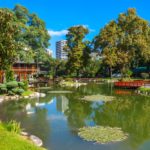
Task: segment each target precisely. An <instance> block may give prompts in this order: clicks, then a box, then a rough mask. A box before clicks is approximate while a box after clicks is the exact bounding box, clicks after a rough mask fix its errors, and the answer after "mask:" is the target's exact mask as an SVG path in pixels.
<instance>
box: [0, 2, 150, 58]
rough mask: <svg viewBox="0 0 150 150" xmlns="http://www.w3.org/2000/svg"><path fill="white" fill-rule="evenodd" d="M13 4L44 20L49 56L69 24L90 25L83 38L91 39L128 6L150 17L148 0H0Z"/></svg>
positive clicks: (149, 18) (4, 4) (0, 5)
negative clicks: (47, 36) (47, 31)
mask: <svg viewBox="0 0 150 150" xmlns="http://www.w3.org/2000/svg"><path fill="white" fill-rule="evenodd" d="M15 4H21V5H24V6H25V7H27V8H28V9H29V11H30V12H32V13H36V14H37V15H38V16H39V17H40V18H41V19H43V20H44V21H45V22H46V27H47V29H48V30H49V33H50V34H51V40H50V43H51V46H50V48H51V49H52V50H53V56H55V42H56V41H58V40H61V39H65V34H66V32H67V29H68V28H69V27H70V26H74V25H79V24H80V25H85V26H87V27H88V28H89V29H90V34H89V35H88V36H87V38H88V39H92V38H93V37H94V36H95V35H96V34H98V32H99V30H100V28H102V27H103V26H104V25H105V24H107V23H108V22H109V21H110V20H112V19H116V18H117V16H118V14H119V13H121V12H125V11H126V10H127V9H128V8H131V7H133V8H136V9H137V12H138V15H139V16H141V17H143V18H145V19H146V20H150V0H0V7H8V8H14V6H15Z"/></svg>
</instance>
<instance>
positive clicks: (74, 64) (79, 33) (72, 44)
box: [65, 26, 89, 76]
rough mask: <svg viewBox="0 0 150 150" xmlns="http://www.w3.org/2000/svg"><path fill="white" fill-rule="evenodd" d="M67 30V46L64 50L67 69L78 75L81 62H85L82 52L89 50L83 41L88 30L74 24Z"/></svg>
mask: <svg viewBox="0 0 150 150" xmlns="http://www.w3.org/2000/svg"><path fill="white" fill-rule="evenodd" d="M68 31H69V32H68V34H67V35H66V39H67V46H66V47H65V50H66V51H67V52H68V62H67V69H68V72H69V74H71V73H75V74H76V76H79V75H80V72H81V69H82V67H83V62H85V59H84V58H85V57H84V56H83V54H87V53H86V50H87V51H89V49H88V48H87V46H86V43H85V42H84V41H83V40H84V37H85V35H86V34H88V32H89V31H88V29H87V28H85V27H83V26H74V27H71V28H69V29H68ZM86 56H87V55H86Z"/></svg>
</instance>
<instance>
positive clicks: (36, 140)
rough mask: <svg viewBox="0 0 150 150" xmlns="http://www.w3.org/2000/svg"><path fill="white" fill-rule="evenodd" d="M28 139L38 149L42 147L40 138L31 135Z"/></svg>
mask: <svg viewBox="0 0 150 150" xmlns="http://www.w3.org/2000/svg"><path fill="white" fill-rule="evenodd" d="M29 138H30V140H31V141H32V142H33V143H34V144H35V145H37V146H39V147H40V146H42V145H43V142H42V140H41V139H40V138H38V137H37V136H35V135H31V136H30V137H29Z"/></svg>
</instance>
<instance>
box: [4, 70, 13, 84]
mask: <svg viewBox="0 0 150 150" xmlns="http://www.w3.org/2000/svg"><path fill="white" fill-rule="evenodd" d="M5 74H6V81H7V82H10V81H13V80H14V72H13V70H12V69H11V68H9V67H8V68H7V69H6V71H5Z"/></svg>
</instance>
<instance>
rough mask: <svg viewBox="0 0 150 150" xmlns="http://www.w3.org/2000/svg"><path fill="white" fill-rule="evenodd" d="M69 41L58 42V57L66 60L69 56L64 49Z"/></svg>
mask: <svg viewBox="0 0 150 150" xmlns="http://www.w3.org/2000/svg"><path fill="white" fill-rule="evenodd" d="M66 44H67V41H66V40H61V41H58V42H56V58H57V59H61V60H66V59H67V58H68V53H67V52H66V51H64V46H66Z"/></svg>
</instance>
